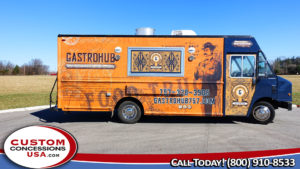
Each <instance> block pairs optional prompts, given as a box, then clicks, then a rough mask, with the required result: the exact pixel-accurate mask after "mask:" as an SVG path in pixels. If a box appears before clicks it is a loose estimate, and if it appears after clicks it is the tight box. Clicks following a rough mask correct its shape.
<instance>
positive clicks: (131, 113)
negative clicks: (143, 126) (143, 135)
mask: <svg viewBox="0 0 300 169" xmlns="http://www.w3.org/2000/svg"><path fill="white" fill-rule="evenodd" d="M122 115H123V117H124V118H125V119H127V120H132V119H134V118H135V117H136V115H137V109H136V107H135V106H134V105H127V106H125V107H124V108H123V109H122Z"/></svg>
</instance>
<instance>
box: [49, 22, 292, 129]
mask: <svg viewBox="0 0 300 169" xmlns="http://www.w3.org/2000/svg"><path fill="white" fill-rule="evenodd" d="M149 30H150V33H149ZM137 32H138V33H137V34H136V35H58V41H57V42H58V67H57V68H58V72H57V105H56V108H57V109H60V110H62V111H67V112H69V111H83V112H86V111H97V112H98V111H99V112H102V111H106V112H107V111H110V112H112V115H114V116H116V117H118V118H119V120H120V121H122V122H124V123H135V122H137V121H138V120H139V119H140V118H141V116H143V115H158V116H218V117H220V116H247V117H251V118H252V119H254V120H256V121H257V122H258V123H263V124H267V123H269V122H271V121H272V120H273V119H274V116H275V111H274V110H275V109H277V108H278V107H282V108H286V109H289V110H291V109H292V104H291V101H292V84H291V82H289V81H287V80H285V79H283V78H281V77H279V76H276V75H275V74H274V73H273V71H272V69H271V68H270V65H269V64H268V62H267V60H266V57H265V55H264V53H263V52H262V51H261V49H260V48H259V46H258V44H257V42H256V41H255V39H254V38H253V37H251V36H198V35H194V34H193V33H191V31H180V30H179V31H173V32H172V35H153V34H152V33H151V29H150V28H141V29H137ZM51 94H52V92H51ZM50 98H52V97H51V96H50Z"/></svg>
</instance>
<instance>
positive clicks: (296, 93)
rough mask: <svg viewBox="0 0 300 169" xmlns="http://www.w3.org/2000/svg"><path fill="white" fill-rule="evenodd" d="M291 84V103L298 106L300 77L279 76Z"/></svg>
mask: <svg viewBox="0 0 300 169" xmlns="http://www.w3.org/2000/svg"><path fill="white" fill-rule="evenodd" d="M280 76H281V77H283V78H285V79H287V80H289V81H290V82H292V84H293V89H292V92H293V103H294V104H297V105H300V75H280Z"/></svg>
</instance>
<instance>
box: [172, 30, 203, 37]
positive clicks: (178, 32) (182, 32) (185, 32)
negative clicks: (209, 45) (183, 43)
mask: <svg viewBox="0 0 300 169" xmlns="http://www.w3.org/2000/svg"><path fill="white" fill-rule="evenodd" d="M171 35H174V36H184V35H197V34H196V32H195V31H193V30H172V33H171Z"/></svg>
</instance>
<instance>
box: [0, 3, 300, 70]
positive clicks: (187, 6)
mask: <svg viewBox="0 0 300 169" xmlns="http://www.w3.org/2000/svg"><path fill="white" fill-rule="evenodd" d="M138 27H153V28H155V29H156V34H159V35H169V34H170V33H171V30H174V29H192V30H194V31H195V32H196V33H197V34H199V35H252V36H254V37H255V38H256V40H257V42H258V43H259V45H260V47H261V48H262V50H263V51H264V52H265V54H266V55H267V57H268V58H269V59H270V60H273V59H275V58H276V57H279V56H288V57H290V56H300V1H298V0H278V1H276V0H209V1H208V0H195V1H188V0H183V1H178V0H165V1H164V0H157V1H156V0H148V1H142V0H137V1H130V0H126V1H125V0H123V1H114V0H109V1H100V0H98V1H90V0H82V1H76V0H70V1H66V0H57V1H56V0H49V1H47V0H39V1H31V0H26V1H21V0H20V1H14V0H5V1H1V2H0V60H2V61H3V60H4V61H11V62H13V63H15V64H19V65H22V64H23V63H26V62H28V61H30V60H31V59H32V58H40V59H42V61H43V62H44V63H45V64H47V65H49V66H50V70H52V71H56V65H57V41H56V40H57V35H58V34H134V32H135V29H136V28H138Z"/></svg>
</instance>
